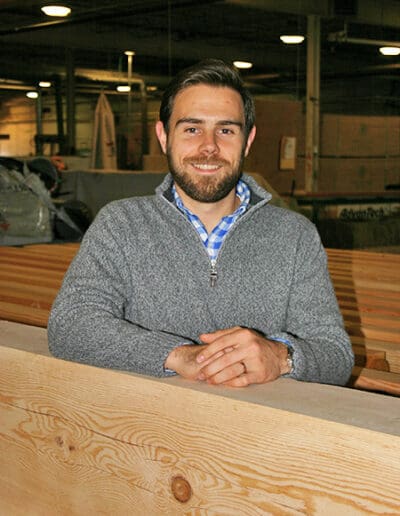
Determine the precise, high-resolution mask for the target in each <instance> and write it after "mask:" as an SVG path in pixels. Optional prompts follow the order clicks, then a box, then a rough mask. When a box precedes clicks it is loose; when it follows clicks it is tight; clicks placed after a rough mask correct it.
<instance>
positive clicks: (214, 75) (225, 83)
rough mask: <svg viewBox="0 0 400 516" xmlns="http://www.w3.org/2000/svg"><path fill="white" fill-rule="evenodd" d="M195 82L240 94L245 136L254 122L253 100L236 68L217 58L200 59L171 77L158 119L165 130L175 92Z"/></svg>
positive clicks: (195, 83)
mask: <svg viewBox="0 0 400 516" xmlns="http://www.w3.org/2000/svg"><path fill="white" fill-rule="evenodd" d="M197 84H208V85H210V86H220V87H226V88H232V89H233V90H235V91H237V92H238V93H239V94H240V96H241V97H242V100H243V108H244V116H245V136H246V137H247V136H248V134H249V133H250V131H251V129H252V127H253V126H254V123H255V109H254V101H253V99H252V97H251V95H250V93H249V91H248V90H247V89H246V88H245V87H244V84H243V81H242V79H241V77H240V75H239V73H238V72H237V70H236V69H235V68H234V67H233V66H229V65H227V64H226V63H224V61H221V60H219V59H205V60H204V61H200V62H199V63H197V64H195V65H193V66H190V67H189V68H185V69H184V70H182V71H181V72H180V73H178V74H177V75H176V76H175V77H174V78H173V79H172V81H171V82H170V83H169V85H168V86H167V88H166V90H165V91H164V95H163V98H162V101H161V106H160V120H161V122H162V123H163V124H164V129H165V131H166V132H168V129H169V119H170V117H171V113H172V109H173V107H174V101H175V97H176V96H177V94H178V93H179V92H180V91H182V90H184V89H185V88H188V87H189V86H195V85H197Z"/></svg>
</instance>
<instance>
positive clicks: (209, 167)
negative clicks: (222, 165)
mask: <svg viewBox="0 0 400 516" xmlns="http://www.w3.org/2000/svg"><path fill="white" fill-rule="evenodd" d="M193 165H194V166H195V167H196V168H200V169H201V170H217V168H219V165H208V164H206V163H194V164H193Z"/></svg>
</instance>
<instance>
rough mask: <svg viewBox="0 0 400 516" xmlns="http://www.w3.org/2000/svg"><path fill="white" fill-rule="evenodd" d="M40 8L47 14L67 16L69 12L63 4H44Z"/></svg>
mask: <svg viewBox="0 0 400 516" xmlns="http://www.w3.org/2000/svg"><path fill="white" fill-rule="evenodd" d="M41 9H42V11H43V12H44V14H46V15H47V16H68V15H69V14H70V13H71V9H70V8H69V7H66V6H65V5H44V6H43V7H42V8H41Z"/></svg>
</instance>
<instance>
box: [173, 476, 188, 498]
mask: <svg viewBox="0 0 400 516" xmlns="http://www.w3.org/2000/svg"><path fill="white" fill-rule="evenodd" d="M171 490H172V494H173V495H174V497H175V498H176V499H177V500H178V502H182V503H186V502H187V501H189V500H190V497H191V496H192V488H191V486H190V484H189V482H188V481H187V480H186V478H183V477H181V476H176V477H173V478H172V480H171Z"/></svg>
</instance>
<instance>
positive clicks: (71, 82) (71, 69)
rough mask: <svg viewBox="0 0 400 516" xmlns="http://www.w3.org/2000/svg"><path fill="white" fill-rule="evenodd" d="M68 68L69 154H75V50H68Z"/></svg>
mask: <svg viewBox="0 0 400 516" xmlns="http://www.w3.org/2000/svg"><path fill="white" fill-rule="evenodd" d="M65 58H66V67H67V82H66V99H67V142H66V151H67V154H75V149H76V127H75V125H76V120H75V66H74V53H73V50H72V49H70V48H68V49H67V51H66V54H65Z"/></svg>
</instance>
